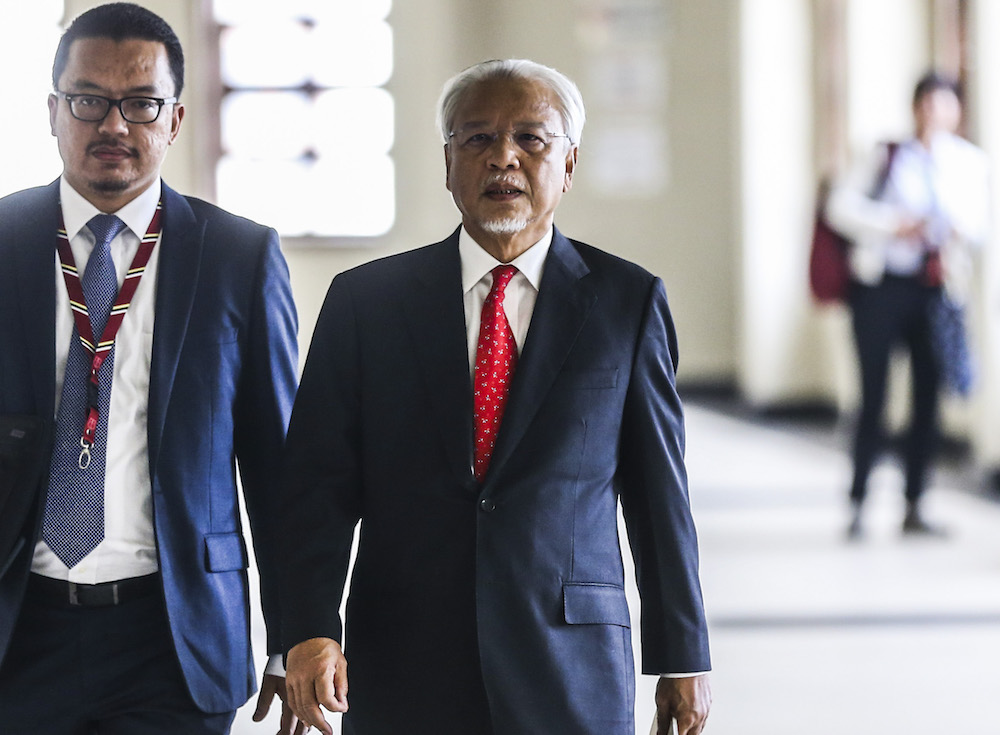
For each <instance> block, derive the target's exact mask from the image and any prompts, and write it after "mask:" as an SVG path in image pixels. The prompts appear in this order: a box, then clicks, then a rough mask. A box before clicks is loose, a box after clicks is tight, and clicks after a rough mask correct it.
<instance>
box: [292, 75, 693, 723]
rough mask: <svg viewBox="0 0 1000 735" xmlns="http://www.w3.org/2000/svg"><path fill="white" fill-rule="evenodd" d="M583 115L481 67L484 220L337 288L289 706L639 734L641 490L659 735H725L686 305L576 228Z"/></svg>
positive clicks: (297, 529)
mask: <svg viewBox="0 0 1000 735" xmlns="http://www.w3.org/2000/svg"><path fill="white" fill-rule="evenodd" d="M583 119H584V110H583V103H582V100H581V98H580V94H579V92H578V90H577V89H576V86H575V85H574V84H573V83H572V82H571V81H570V80H569V79H567V78H566V77H565V76H563V75H562V74H560V73H559V72H557V71H555V70H553V69H550V68H548V67H545V66H542V65H539V64H536V63H533V62H529V61H524V60H509V61H491V62H485V63H483V64H479V65H477V66H474V67H472V68H470V69H467V70H466V71H464V72H463V73H461V74H459V75H458V76H457V77H455V78H454V79H452V80H451V81H450V82H449V84H448V85H447V86H446V87H445V91H444V93H443V95H442V98H441V104H440V123H441V132H442V134H443V135H444V140H445V147H444V153H445V163H446V170H447V186H448V189H449V190H450V191H451V192H452V195H453V197H454V200H455V203H456V204H457V205H458V208H459V210H460V211H461V213H462V226H461V227H460V228H459V229H458V230H456V231H455V232H454V233H453V234H452V236H451V237H449V238H448V239H446V240H444V241H443V242H440V243H437V244H435V245H430V246H428V247H425V248H421V249H418V250H414V251H410V252H407V253H403V254H401V255H397V256H394V257H390V258H387V259H384V260H381V261H378V262H375V263H370V264H368V265H365V266H361V267H360V268H357V269H354V270H352V271H349V272H346V273H343V274H341V275H339V276H338V277H337V278H335V279H334V281H333V283H332V285H331V286H330V291H329V295H328V296H327V300H326V304H325V305H324V307H323V311H322V314H321V316H320V319H319V322H318V324H317V327H316V332H315V335H314V337H313V342H312V347H311V348H310V353H309V357H308V360H307V363H306V367H305V371H304V374H303V377H302V385H301V389H300V392H299V394H298V397H297V399H296V403H295V408H294V410H293V413H292V422H291V426H290V429H289V437H288V446H287V451H288V454H287V468H286V483H287V487H288V488H289V494H288V497H287V499H286V500H287V504H286V505H285V506H284V513H285V516H286V532H285V537H286V538H287V539H289V540H290V541H292V542H293V543H292V544H290V545H289V548H288V552H287V555H286V557H285V561H286V564H287V572H286V574H285V575H284V576H283V580H284V582H285V583H286V584H285V587H284V589H285V595H286V596H287V598H288V600H287V601H288V603H289V605H288V608H287V611H286V614H285V615H283V617H282V623H283V631H284V632H283V638H284V643H285V645H286V647H288V648H289V649H290V650H289V652H288V656H287V665H288V680H287V681H288V689H289V699H290V700H291V704H292V707H293V709H294V710H295V711H296V713H297V714H298V716H299V717H300V718H302V720H303V721H305V722H306V723H308V724H310V725H315V726H317V727H319V729H320V730H321V731H323V732H326V733H329V732H331V728H330V725H329V723H328V722H327V721H326V719H325V716H324V714H323V711H322V709H321V707H325V708H326V709H328V710H330V711H333V712H345V711H346V712H347V715H346V717H345V718H344V732H345V733H356V734H357V735H395V734H396V733H403V732H405V733H410V734H418V735H444V734H445V733H447V734H448V735H452V734H455V735H457V734H458V733H461V734H462V735H484V734H486V733H495V734H496V735H538V734H539V733H573V735H588V734H589V735H634V733H635V727H634V722H633V720H634V716H633V700H634V674H633V661H632V649H631V637H630V633H629V626H630V620H629V611H628V607H627V605H626V600H625V589H624V578H623V565H622V557H621V552H620V549H619V541H618V532H617V525H616V509H617V504H618V501H619V499H620V501H621V504H622V507H623V510H624V514H625V521H626V524H627V527H628V531H629V538H630V542H631V547H632V553H633V557H634V559H635V562H636V570H637V577H638V583H639V590H640V592H641V595H642V605H643V609H642V648H643V651H642V658H643V670H644V671H645V672H647V673H650V674H656V675H660V676H661V677H662V678H661V679H660V682H659V684H658V688H657V707H658V724H659V730H660V732H661V733H666V732H669V728H670V726H671V725H670V721H671V720H672V719H676V720H677V724H678V726H679V731H680V733H681V734H682V735H696V734H697V733H699V732H701V730H702V727H703V724H704V721H705V718H706V717H707V714H708V709H709V703H710V698H711V697H710V694H709V687H708V681H707V675H706V672H707V671H708V670H709V668H710V663H709V654H708V636H707V632H706V625H705V618H704V612H703V607H702V600H701V592H700V586H699V581H698V552H697V542H696V537H695V529H694V524H693V522H692V519H691V513H690V510H689V505H688V497H687V481H686V476H685V470H684V459H683V449H684V438H683V436H684V430H683V420H682V414H681V404H680V401H679V400H678V397H677V392H676V390H675V385H674V369H675V367H676V362H677V346H676V342H675V337H674V329H673V326H672V323H671V319H670V313H669V311H668V309H667V301H666V296H665V294H664V290H663V286H662V284H661V282H660V281H659V279H657V278H655V277H654V276H652V275H650V274H649V273H647V272H646V271H644V270H642V269H641V268H639V267H638V266H635V265H632V264H630V263H627V262H625V261H623V260H620V259H619V258H616V257H614V256H612V255H608V254H607V253H604V252H601V251H600V250H597V249H595V248H593V247H590V246H589V245H585V244H584V243H581V242H577V241H574V240H569V239H567V238H566V237H564V236H563V235H562V234H561V233H560V232H559V230H557V229H556V228H555V227H554V226H553V216H554V212H555V209H556V207H557V205H558V204H559V201H560V199H561V197H562V195H563V193H564V192H566V191H568V190H569V188H570V185H571V184H572V181H573V174H574V170H575V167H576V162H577V151H578V144H579V141H580V133H581V130H582V127H583ZM359 521H360V522H361V530H360V540H359V546H358V551H357V558H356V562H355V567H354V572H353V576H352V579H351V583H350V598H349V601H348V606H347V621H346V622H347V625H346V631H344V630H342V625H341V621H340V617H339V613H338V608H339V606H340V603H341V596H342V593H343V589H344V586H345V581H346V576H347V570H348V562H349V557H350V554H351V547H352V538H353V536H354V530H355V526H356V525H357V524H358V522H359ZM345 635H346V649H344V650H346V656H347V658H346V659H345V657H344V653H343V652H342V649H341V642H342V641H343V640H344V636H345ZM348 660H349V661H350V668H349V669H348V667H347V661H348ZM348 681H349V682H350V694H349V696H348ZM348 703H349V705H350V709H349V711H348Z"/></svg>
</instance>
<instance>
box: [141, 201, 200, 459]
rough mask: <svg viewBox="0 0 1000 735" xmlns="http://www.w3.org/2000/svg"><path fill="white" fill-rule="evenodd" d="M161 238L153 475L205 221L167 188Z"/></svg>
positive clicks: (152, 381) (152, 386)
mask: <svg viewBox="0 0 1000 735" xmlns="http://www.w3.org/2000/svg"><path fill="white" fill-rule="evenodd" d="M162 196H163V236H162V239H161V242H160V245H159V247H160V255H159V258H160V260H159V265H158V266H157V278H156V281H157V282H156V318H155V322H154V327H153V358H152V364H151V365H150V374H149V418H148V433H149V471H150V476H151V477H152V476H155V473H156V463H157V458H158V456H159V450H160V440H161V438H162V436H163V424H164V420H165V418H166V410H167V404H168V402H169V399H170V395H171V392H172V390H173V384H174V376H175V375H176V373H177V361H178V359H179V358H180V354H181V347H182V346H183V343H184V336H185V335H186V334H187V328H188V323H189V321H190V319H191V307H192V304H193V303H194V295H195V291H196V289H197V285H198V277H199V273H200V268H201V253H202V247H203V245H204V236H205V222H204V221H202V222H199V221H198V220H197V219H196V218H195V216H194V211H193V210H192V209H191V206H190V205H189V204H188V203H187V200H186V199H184V197H182V196H180V195H179V194H178V193H177V192H175V191H174V190H173V189H171V188H169V187H168V186H167V185H166V184H163V194H162Z"/></svg>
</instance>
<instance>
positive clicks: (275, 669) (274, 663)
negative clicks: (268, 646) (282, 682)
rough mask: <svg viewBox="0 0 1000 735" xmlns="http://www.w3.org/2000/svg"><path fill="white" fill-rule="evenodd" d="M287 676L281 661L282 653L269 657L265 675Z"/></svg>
mask: <svg viewBox="0 0 1000 735" xmlns="http://www.w3.org/2000/svg"><path fill="white" fill-rule="evenodd" d="M268 674H270V675H271V676H280V677H281V678H284V677H285V666H284V664H282V663H281V654H280V653H276V654H274V655H272V656H268V657H267V666H265V667H264V675H265V676H267V675H268Z"/></svg>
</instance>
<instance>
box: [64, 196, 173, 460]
mask: <svg viewBox="0 0 1000 735" xmlns="http://www.w3.org/2000/svg"><path fill="white" fill-rule="evenodd" d="M162 212H163V202H162V201H161V202H157V204H156V212H154V213H153V219H152V221H151V222H150V223H149V229H148V230H147V231H146V234H145V236H144V237H143V238H142V242H140V243H139V250H138V252H136V254H135V258H133V259H132V265H131V266H129V269H128V273H127V274H126V275H125V282H124V283H123V284H122V287H121V288H120V289H118V296H117V297H116V298H115V303H114V305H113V306H112V307H111V314H110V316H108V322H107V324H106V325H105V327H104V333H103V334H102V335H101V340H100V342H95V340H94V335H93V332H92V330H91V326H90V314H89V313H88V311H87V301H86V298H85V297H84V295H83V286H82V284H81V283H80V274H79V272H78V271H77V268H76V262H75V261H74V260H73V251H72V249H71V248H70V245H69V237H68V236H67V234H66V224H65V222H64V221H63V220H62V216H61V215H60V220H59V232H58V236H59V245H58V249H59V261H60V263H61V264H62V273H63V280H64V281H65V282H66V292H67V293H68V294H69V305H70V308H72V309H73V320H74V322H75V323H76V331H77V332H78V333H79V334H80V344H82V345H83V347H84V349H85V350H87V352H88V353H89V354H90V355H91V356H92V359H91V362H90V379H89V380H88V381H87V404H88V406H89V408H88V411H87V420H86V422H85V423H84V425H83V434H82V436H81V437H80V462H79V464H80V469H86V468H87V466H88V465H89V464H90V447H91V446H93V444H94V438H95V435H96V432H97V424H98V423H99V421H100V418H101V412H100V409H99V408H98V406H99V403H98V395H99V393H100V389H101V384H100V377H99V376H100V372H101V365H102V364H103V363H104V360H105V359H106V358H107V356H108V355H109V354H110V353H111V348H112V347H114V346H115V336H116V335H117V334H118V328H119V327H121V325H122V320H123V319H125V312H127V311H128V307H129V306H130V305H131V303H132V297H133V296H135V290H136V289H137V288H138V287H139V281H140V280H141V279H142V274H143V273H144V272H145V271H146V264H147V263H149V258H150V256H151V255H152V254H153V248H154V247H155V246H156V243H157V241H158V240H159V239H160V232H161V229H162V228H161V219H162Z"/></svg>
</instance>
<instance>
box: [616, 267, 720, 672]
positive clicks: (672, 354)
mask: <svg viewBox="0 0 1000 735" xmlns="http://www.w3.org/2000/svg"><path fill="white" fill-rule="evenodd" d="M676 366H677V341H676V335H675V332H674V326H673V321H672V319H671V317H670V310H669V308H668V306H667V297H666V293H665V292H664V289H663V284H662V283H661V282H660V280H659V279H655V280H654V281H653V283H652V287H651V290H650V293H649V298H648V300H647V305H646V312H645V315H644V317H643V324H642V327H641V329H640V332H639V339H638V343H637V345H636V353H635V359H634V363H633V368H632V375H631V378H630V382H629V389H628V394H627V396H626V399H625V408H624V415H623V423H622V438H621V450H620V456H619V467H618V473H617V482H618V488H619V492H620V497H621V503H622V510H623V513H624V517H625V524H626V528H627V530H628V536H629V544H630V546H631V548H632V556H633V558H634V560H635V569H636V581H637V583H638V587H639V594H640V597H641V599H642V616H641V620H642V623H641V625H642V670H643V672H644V673H649V674H675V673H694V672H703V671H708V670H709V669H711V661H710V657H709V650H708V629H707V624H706V621H705V611H704V605H703V602H702V595H701V585H700V582H699V579H698V539H697V534H696V531H695V526H694V520H693V519H692V517H691V509H690V505H689V502H688V488H687V471H686V469H685V466H684V441H685V439H684V418H683V411H682V408H681V403H680V398H679V397H678V395H677V387H676V382H675V370H676Z"/></svg>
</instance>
